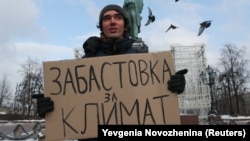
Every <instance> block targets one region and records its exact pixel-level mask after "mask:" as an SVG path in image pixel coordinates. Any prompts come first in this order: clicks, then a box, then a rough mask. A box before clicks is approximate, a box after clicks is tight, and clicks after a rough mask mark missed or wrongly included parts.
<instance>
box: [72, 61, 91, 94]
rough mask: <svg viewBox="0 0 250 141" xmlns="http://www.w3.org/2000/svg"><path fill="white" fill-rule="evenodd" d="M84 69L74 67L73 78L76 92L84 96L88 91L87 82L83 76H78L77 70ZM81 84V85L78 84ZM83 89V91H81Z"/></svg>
mask: <svg viewBox="0 0 250 141" xmlns="http://www.w3.org/2000/svg"><path fill="white" fill-rule="evenodd" d="M83 67H85V65H79V66H75V76H76V83H77V88H78V92H79V93H80V94H85V93H86V92H87V90H88V84H87V80H86V78H85V77H83V76H79V75H78V74H79V71H80V70H79V69H81V68H83ZM80 82H82V83H80ZM81 88H83V89H81Z"/></svg>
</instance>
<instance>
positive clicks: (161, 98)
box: [153, 95, 169, 124]
mask: <svg viewBox="0 0 250 141" xmlns="http://www.w3.org/2000/svg"><path fill="white" fill-rule="evenodd" d="M168 96H169V95H161V96H156V97H154V98H153V99H160V100H161V111H162V116H163V117H162V119H163V122H164V124H166V117H165V112H164V111H165V108H164V104H163V98H164V97H168Z"/></svg>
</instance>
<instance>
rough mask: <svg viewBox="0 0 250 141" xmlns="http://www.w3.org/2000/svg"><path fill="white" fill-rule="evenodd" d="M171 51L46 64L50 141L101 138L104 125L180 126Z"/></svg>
mask: <svg viewBox="0 0 250 141" xmlns="http://www.w3.org/2000/svg"><path fill="white" fill-rule="evenodd" d="M174 73H175V70H174V64H173V60H172V54H171V52H170V51H165V52H159V53H145V54H127V55H116V56H108V57H94V58H88V59H77V60H63V61H52V62H44V81H45V82H44V86H45V96H48V97H51V99H52V100H53V101H54V106H55V109H54V111H53V112H50V113H48V114H47V115H46V140H50V141H53V140H66V139H81V138H93V137H97V134H98V132H97V131H98V130H97V127H98V124H100V125H103V124H104V125H109V124H115V125H127V124H136V125H148V124H149V125H152V124H153V125H159V124H160V125H163V124H164V125H165V124H166V125H167V124H180V116H179V106H178V96H177V94H172V93H171V92H170V91H168V89H167V81H168V80H169V79H170V75H172V74H174Z"/></svg>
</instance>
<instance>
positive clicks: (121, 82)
mask: <svg viewBox="0 0 250 141" xmlns="http://www.w3.org/2000/svg"><path fill="white" fill-rule="evenodd" d="M125 63H126V62H114V63H113V64H118V68H119V70H118V75H119V79H120V88H123V77H122V74H123V71H122V70H123V69H122V64H125Z"/></svg>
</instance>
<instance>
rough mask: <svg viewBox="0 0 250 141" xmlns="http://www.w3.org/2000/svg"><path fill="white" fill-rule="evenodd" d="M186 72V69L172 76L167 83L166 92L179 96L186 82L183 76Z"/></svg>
mask: <svg viewBox="0 0 250 141" xmlns="http://www.w3.org/2000/svg"><path fill="white" fill-rule="evenodd" d="M187 72H188V70H187V69H183V70H180V71H178V72H176V73H175V75H172V76H171V78H170V80H169V81H168V90H170V91H171V92H173V93H175V92H176V93H177V94H180V93H182V92H183V91H184V89H185V85H186V80H185V76H184V74H186V73H187Z"/></svg>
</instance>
